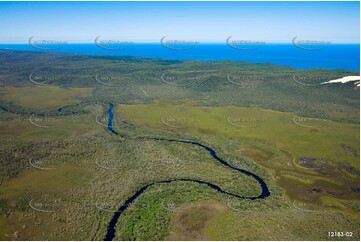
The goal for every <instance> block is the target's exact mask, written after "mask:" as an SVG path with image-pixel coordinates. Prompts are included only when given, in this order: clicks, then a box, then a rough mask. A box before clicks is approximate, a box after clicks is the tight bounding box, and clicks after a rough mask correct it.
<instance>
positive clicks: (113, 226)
mask: <svg viewBox="0 0 361 242" xmlns="http://www.w3.org/2000/svg"><path fill="white" fill-rule="evenodd" d="M113 108H114V104H110V107H109V110H108V115H109V121H108V131H109V132H111V133H113V134H116V135H118V133H117V132H116V131H114V130H113V118H114V115H113ZM138 139H141V140H145V139H148V140H157V141H167V142H177V143H183V144H190V145H195V146H198V147H200V148H203V149H205V150H206V151H207V152H208V153H209V154H210V155H211V156H212V157H213V158H214V159H215V160H217V161H218V162H220V163H221V164H222V165H224V166H226V167H228V168H230V169H232V170H235V171H238V172H241V173H242V174H244V175H247V176H250V177H252V178H253V179H255V180H256V181H257V182H258V184H259V185H260V186H261V188H262V192H261V194H260V195H259V196H256V197H243V196H240V195H237V194H234V193H230V192H227V191H224V190H222V188H220V187H219V186H217V185H214V184H212V183H209V182H206V181H202V180H196V179H188V178H180V179H171V180H165V181H159V182H154V183H150V184H147V185H145V186H143V187H142V188H140V189H139V190H138V191H137V192H136V193H135V194H134V195H133V196H131V197H130V198H128V199H127V200H126V201H125V202H124V203H123V204H122V205H121V206H120V207H119V209H118V210H117V211H116V212H115V213H114V215H113V217H112V219H111V221H110V223H109V226H108V229H107V233H106V235H105V237H104V240H105V241H111V240H113V239H114V237H115V232H116V231H115V229H116V224H117V222H118V219H119V217H120V215H121V214H122V213H123V212H124V211H125V210H126V209H127V208H128V207H129V205H130V204H131V203H132V202H133V201H134V200H135V199H137V198H138V197H139V196H140V195H141V194H142V193H143V192H144V191H145V190H146V189H147V188H148V187H150V186H153V185H156V184H165V183H172V182H176V181H189V182H196V183H198V184H203V185H207V186H208V187H210V188H212V189H214V190H216V191H217V192H220V193H222V194H226V195H230V196H233V197H236V198H240V199H249V200H255V199H263V198H266V197H268V196H269V195H270V191H269V190H268V187H267V184H266V183H265V182H264V181H263V180H262V178H260V177H259V176H257V175H256V174H253V173H252V172H249V171H246V170H243V169H240V168H237V167H235V166H233V165H231V164H230V163H228V162H227V161H225V160H223V159H221V158H220V157H218V156H217V154H216V152H215V151H214V150H213V149H211V148H209V147H208V146H205V145H203V144H201V143H198V142H195V141H187V140H175V139H164V138H153V137H138Z"/></svg>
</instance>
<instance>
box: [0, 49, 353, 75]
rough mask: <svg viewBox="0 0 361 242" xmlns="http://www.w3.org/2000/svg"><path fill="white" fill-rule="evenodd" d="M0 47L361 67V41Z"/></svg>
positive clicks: (177, 58) (336, 67)
mask: <svg viewBox="0 0 361 242" xmlns="http://www.w3.org/2000/svg"><path fill="white" fill-rule="evenodd" d="M0 49H12V50H30V51H44V52H63V53H73V54H85V55H111V56H140V57H146V58H163V59H169V60H198V61H223V60H231V61H247V62H253V63H272V64H278V65H284V66H291V67H294V68H297V69H314V68H322V69H346V70H360V45H359V44H330V45H327V46H326V47H325V48H323V49H318V50H305V49H302V48H298V47H296V46H294V45H292V44H267V45H263V46H261V47H259V48H257V49H252V50H240V49H235V48H231V47H230V46H228V45H227V44H199V45H197V46H194V48H192V49H187V50H175V49H169V48H166V47H164V46H162V45H161V44H156V43H152V44H130V45H129V47H128V48H126V49H122V50H109V49H104V48H100V47H98V46H97V45H95V44H64V45H63V46H62V47H61V48H59V49H54V50H40V49H38V48H35V47H33V46H32V45H30V44H0Z"/></svg>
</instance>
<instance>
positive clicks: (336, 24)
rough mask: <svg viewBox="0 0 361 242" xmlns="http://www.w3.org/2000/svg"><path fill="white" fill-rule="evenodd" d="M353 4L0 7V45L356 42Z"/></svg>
mask: <svg viewBox="0 0 361 242" xmlns="http://www.w3.org/2000/svg"><path fill="white" fill-rule="evenodd" d="M359 11H360V5H359V2H0V43H27V42H28V39H29V38H30V37H32V36H34V38H36V39H39V40H40V39H46V40H49V39H51V40H63V41H67V42H69V43H77V42H88V43H93V42H94V39H95V38H96V37H97V36H101V38H103V39H109V40H115V39H116V40H126V41H134V42H135V43H137V42H159V41H160V39H161V38H162V37H163V36H166V37H167V39H173V40H192V41H199V42H201V43H202V42H222V43H224V41H225V39H226V38H228V37H229V36H232V39H239V40H257V41H260V40H262V41H266V42H269V43H272V42H276V43H284V42H286V43H287V42H290V41H291V40H292V38H293V37H295V36H299V37H298V38H300V39H301V38H302V39H308V40H320V41H331V42H333V43H359V36H360V12H359Z"/></svg>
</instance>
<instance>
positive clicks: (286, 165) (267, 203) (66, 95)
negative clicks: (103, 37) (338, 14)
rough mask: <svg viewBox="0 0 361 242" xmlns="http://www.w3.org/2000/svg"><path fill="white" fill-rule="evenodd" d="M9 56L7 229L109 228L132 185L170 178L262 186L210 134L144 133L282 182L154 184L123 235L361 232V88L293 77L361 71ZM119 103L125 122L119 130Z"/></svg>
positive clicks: (314, 236) (3, 101) (56, 236)
mask: <svg viewBox="0 0 361 242" xmlns="http://www.w3.org/2000/svg"><path fill="white" fill-rule="evenodd" d="M0 63H1V64H0V76H1V78H2V79H1V83H2V84H4V85H3V86H1V90H0V107H2V108H4V109H6V110H8V112H7V111H6V110H2V111H1V113H0V153H1V157H0V159H1V160H0V215H1V219H0V239H2V240H29V239H30V240H44V239H47V240H74V239H75V240H102V239H103V238H104V235H105V234H106V230H107V227H108V225H109V222H110V220H111V218H112V217H113V214H114V212H115V211H117V209H118V208H119V207H120V206H121V205H122V204H123V203H124V202H125V201H126V200H127V199H128V198H129V197H131V196H132V195H134V194H135V192H137V191H138V190H139V189H140V188H141V187H143V186H145V185H147V184H151V183H157V182H160V181H164V180H169V179H177V178H189V179H198V180H203V181H207V182H210V183H212V184H216V185H217V186H219V187H221V188H222V189H223V190H225V191H227V192H230V193H234V194H238V195H240V196H247V197H249V196H257V195H259V194H260V192H261V188H260V186H259V184H258V183H257V182H256V181H255V180H254V179H252V178H251V177H249V176H246V175H244V174H241V173H239V172H236V171H234V170H232V169H229V168H227V167H226V166H223V165H222V164H220V163H219V162H218V161H216V160H215V159H213V158H212V157H211V156H210V155H209V153H208V152H207V151H206V150H204V149H202V148H200V147H197V146H195V145H191V144H185V143H178V142H167V141H165V140H154V139H153V140H152V139H146V138H145V137H159V138H164V139H176V140H188V141H196V142H199V143H201V144H204V145H206V146H208V147H211V148H212V149H214V150H215V151H216V152H217V155H218V156H219V157H221V158H222V159H224V160H226V161H227V162H229V163H230V164H232V165H233V166H236V167H239V168H242V169H245V170H247V171H249V172H252V173H254V174H256V175H258V176H259V177H261V178H262V179H263V180H264V181H265V182H266V184H267V186H268V188H269V190H270V192H271V196H269V197H267V198H266V199H260V200H246V199H237V198H235V197H232V196H229V195H225V194H221V193H219V192H217V191H215V190H214V189H211V188H210V187H208V186H206V185H201V184H198V183H195V182H191V181H176V182H172V183H167V184H154V185H152V186H150V187H148V188H147V189H146V190H145V192H144V193H142V194H141V195H140V196H139V197H138V198H137V199H136V200H135V201H134V202H133V203H132V204H131V205H130V206H129V207H128V209H127V210H126V211H125V212H124V213H123V214H122V215H121V216H120V218H119V220H118V222H117V226H116V234H115V240H166V239H169V240H272V239H273V240H359V238H360V235H359V223H360V217H359V196H360V193H359V181H360V180H359V179H360V163H359V157H360V150H359V145H360V139H359V132H360V129H359V90H358V89H355V86H354V84H352V83H349V84H330V85H317V86H307V85H301V84H299V83H297V82H295V81H294V80H293V78H294V77H296V78H297V76H298V75H305V76H311V78H308V79H307V80H304V79H302V80H303V81H304V82H305V83H306V82H307V84H310V83H313V84H315V83H319V78H318V77H320V76H322V81H326V80H324V79H332V78H335V77H338V76H343V75H357V74H358V73H355V72H354V71H345V70H337V71H326V70H309V71H300V70H296V69H293V68H289V67H282V66H276V65H271V64H251V63H243V62H195V61H167V60H160V59H143V58H136V57H103V56H82V55H70V54H49V53H38V52H21V51H19V52H14V51H3V50H2V51H0ZM31 73H33V74H32V76H31V78H32V79H31V80H33V81H34V80H35V81H36V82H37V83H38V84H35V83H34V82H32V81H30V80H29V75H30V74H31ZM237 75H240V76H241V77H243V78H236V76H237ZM227 76H228V77H229V78H231V79H229V80H231V81H229V80H227ZM95 77H97V79H96V78H95ZM232 78H233V79H232ZM99 81H100V82H99ZM317 81H318V82H317ZM101 82H103V84H102V83H101ZM232 82H237V84H239V85H237V84H234V83H232ZM104 83H105V84H104ZM109 103H114V104H115V107H114V110H113V113H114V119H113V129H114V130H115V131H116V132H118V133H119V135H114V134H111V133H110V132H108V130H107V125H108V121H109V120H108V115H107V111H108V109H109ZM332 231H343V232H352V237H333V238H330V237H328V232H332Z"/></svg>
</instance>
